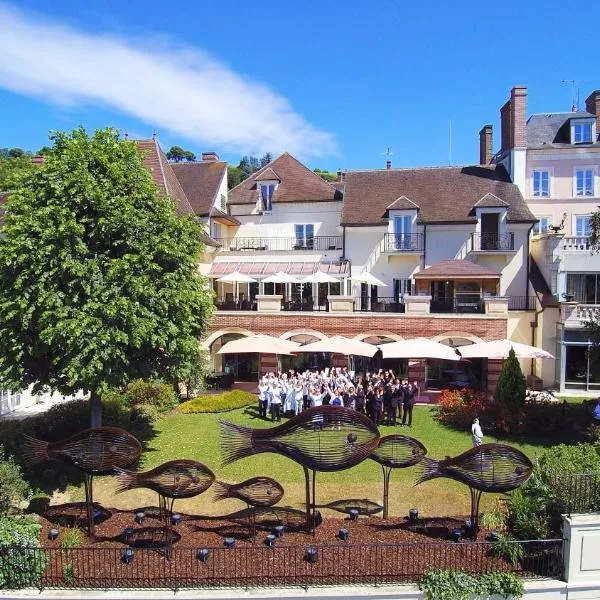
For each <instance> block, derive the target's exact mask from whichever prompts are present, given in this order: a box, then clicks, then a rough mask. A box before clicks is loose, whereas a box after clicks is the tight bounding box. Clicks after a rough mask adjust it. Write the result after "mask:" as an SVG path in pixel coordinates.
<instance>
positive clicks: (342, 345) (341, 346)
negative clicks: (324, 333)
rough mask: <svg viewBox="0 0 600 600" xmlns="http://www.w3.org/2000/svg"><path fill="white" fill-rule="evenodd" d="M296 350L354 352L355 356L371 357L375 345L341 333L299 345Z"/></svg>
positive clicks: (337, 352)
mask: <svg viewBox="0 0 600 600" xmlns="http://www.w3.org/2000/svg"><path fill="white" fill-rule="evenodd" d="M297 352H332V353H334V354H344V355H346V356H348V355H350V354H354V355H355V356H369V357H372V356H373V355H374V354H375V352H377V346H374V345H373V344H367V343H366V342H361V341H360V340H353V339H350V338H347V337H344V336H342V335H334V336H333V337H330V338H326V339H324V340H318V341H317V342H313V343H312V344H306V345H305V346H301V347H300V348H298V350H297Z"/></svg>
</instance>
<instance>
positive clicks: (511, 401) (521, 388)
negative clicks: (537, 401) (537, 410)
mask: <svg viewBox="0 0 600 600" xmlns="http://www.w3.org/2000/svg"><path fill="white" fill-rule="evenodd" d="M526 391H527V386H526V384H525V376H524V375H523V371H521V365H520V364H519V361H518V360H517V357H516V356H515V351H514V350H513V349H512V348H511V349H510V352H509V354H508V358H507V359H506V360H505V361H504V364H503V365H502V370H501V371H500V375H499V376H498V383H497V385H496V392H495V394H494V399H495V400H496V401H497V402H498V403H499V404H500V405H502V406H503V407H505V408H506V409H507V410H508V414H509V416H510V417H511V420H515V419H517V418H518V417H519V416H520V415H521V411H522V410H523V406H524V405H525V392H526Z"/></svg>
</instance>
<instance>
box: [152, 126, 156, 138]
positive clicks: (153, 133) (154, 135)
mask: <svg viewBox="0 0 600 600" xmlns="http://www.w3.org/2000/svg"><path fill="white" fill-rule="evenodd" d="M152 139H153V140H155V139H156V129H154V130H153V131H152Z"/></svg>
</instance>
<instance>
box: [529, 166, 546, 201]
mask: <svg viewBox="0 0 600 600" xmlns="http://www.w3.org/2000/svg"><path fill="white" fill-rule="evenodd" d="M531 185H532V191H531V193H532V194H533V196H536V197H539V198H548V196H550V171H532V173H531Z"/></svg>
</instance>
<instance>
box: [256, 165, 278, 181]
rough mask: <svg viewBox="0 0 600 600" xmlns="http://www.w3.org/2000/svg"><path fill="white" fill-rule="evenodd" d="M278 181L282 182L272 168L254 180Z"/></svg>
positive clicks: (262, 172)
mask: <svg viewBox="0 0 600 600" xmlns="http://www.w3.org/2000/svg"><path fill="white" fill-rule="evenodd" d="M274 179H277V180H279V181H281V178H280V177H279V175H277V173H275V171H273V169H272V168H271V167H267V168H266V169H262V170H261V171H260V173H259V175H258V176H257V177H256V178H255V179H254V181H273V180H274Z"/></svg>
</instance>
